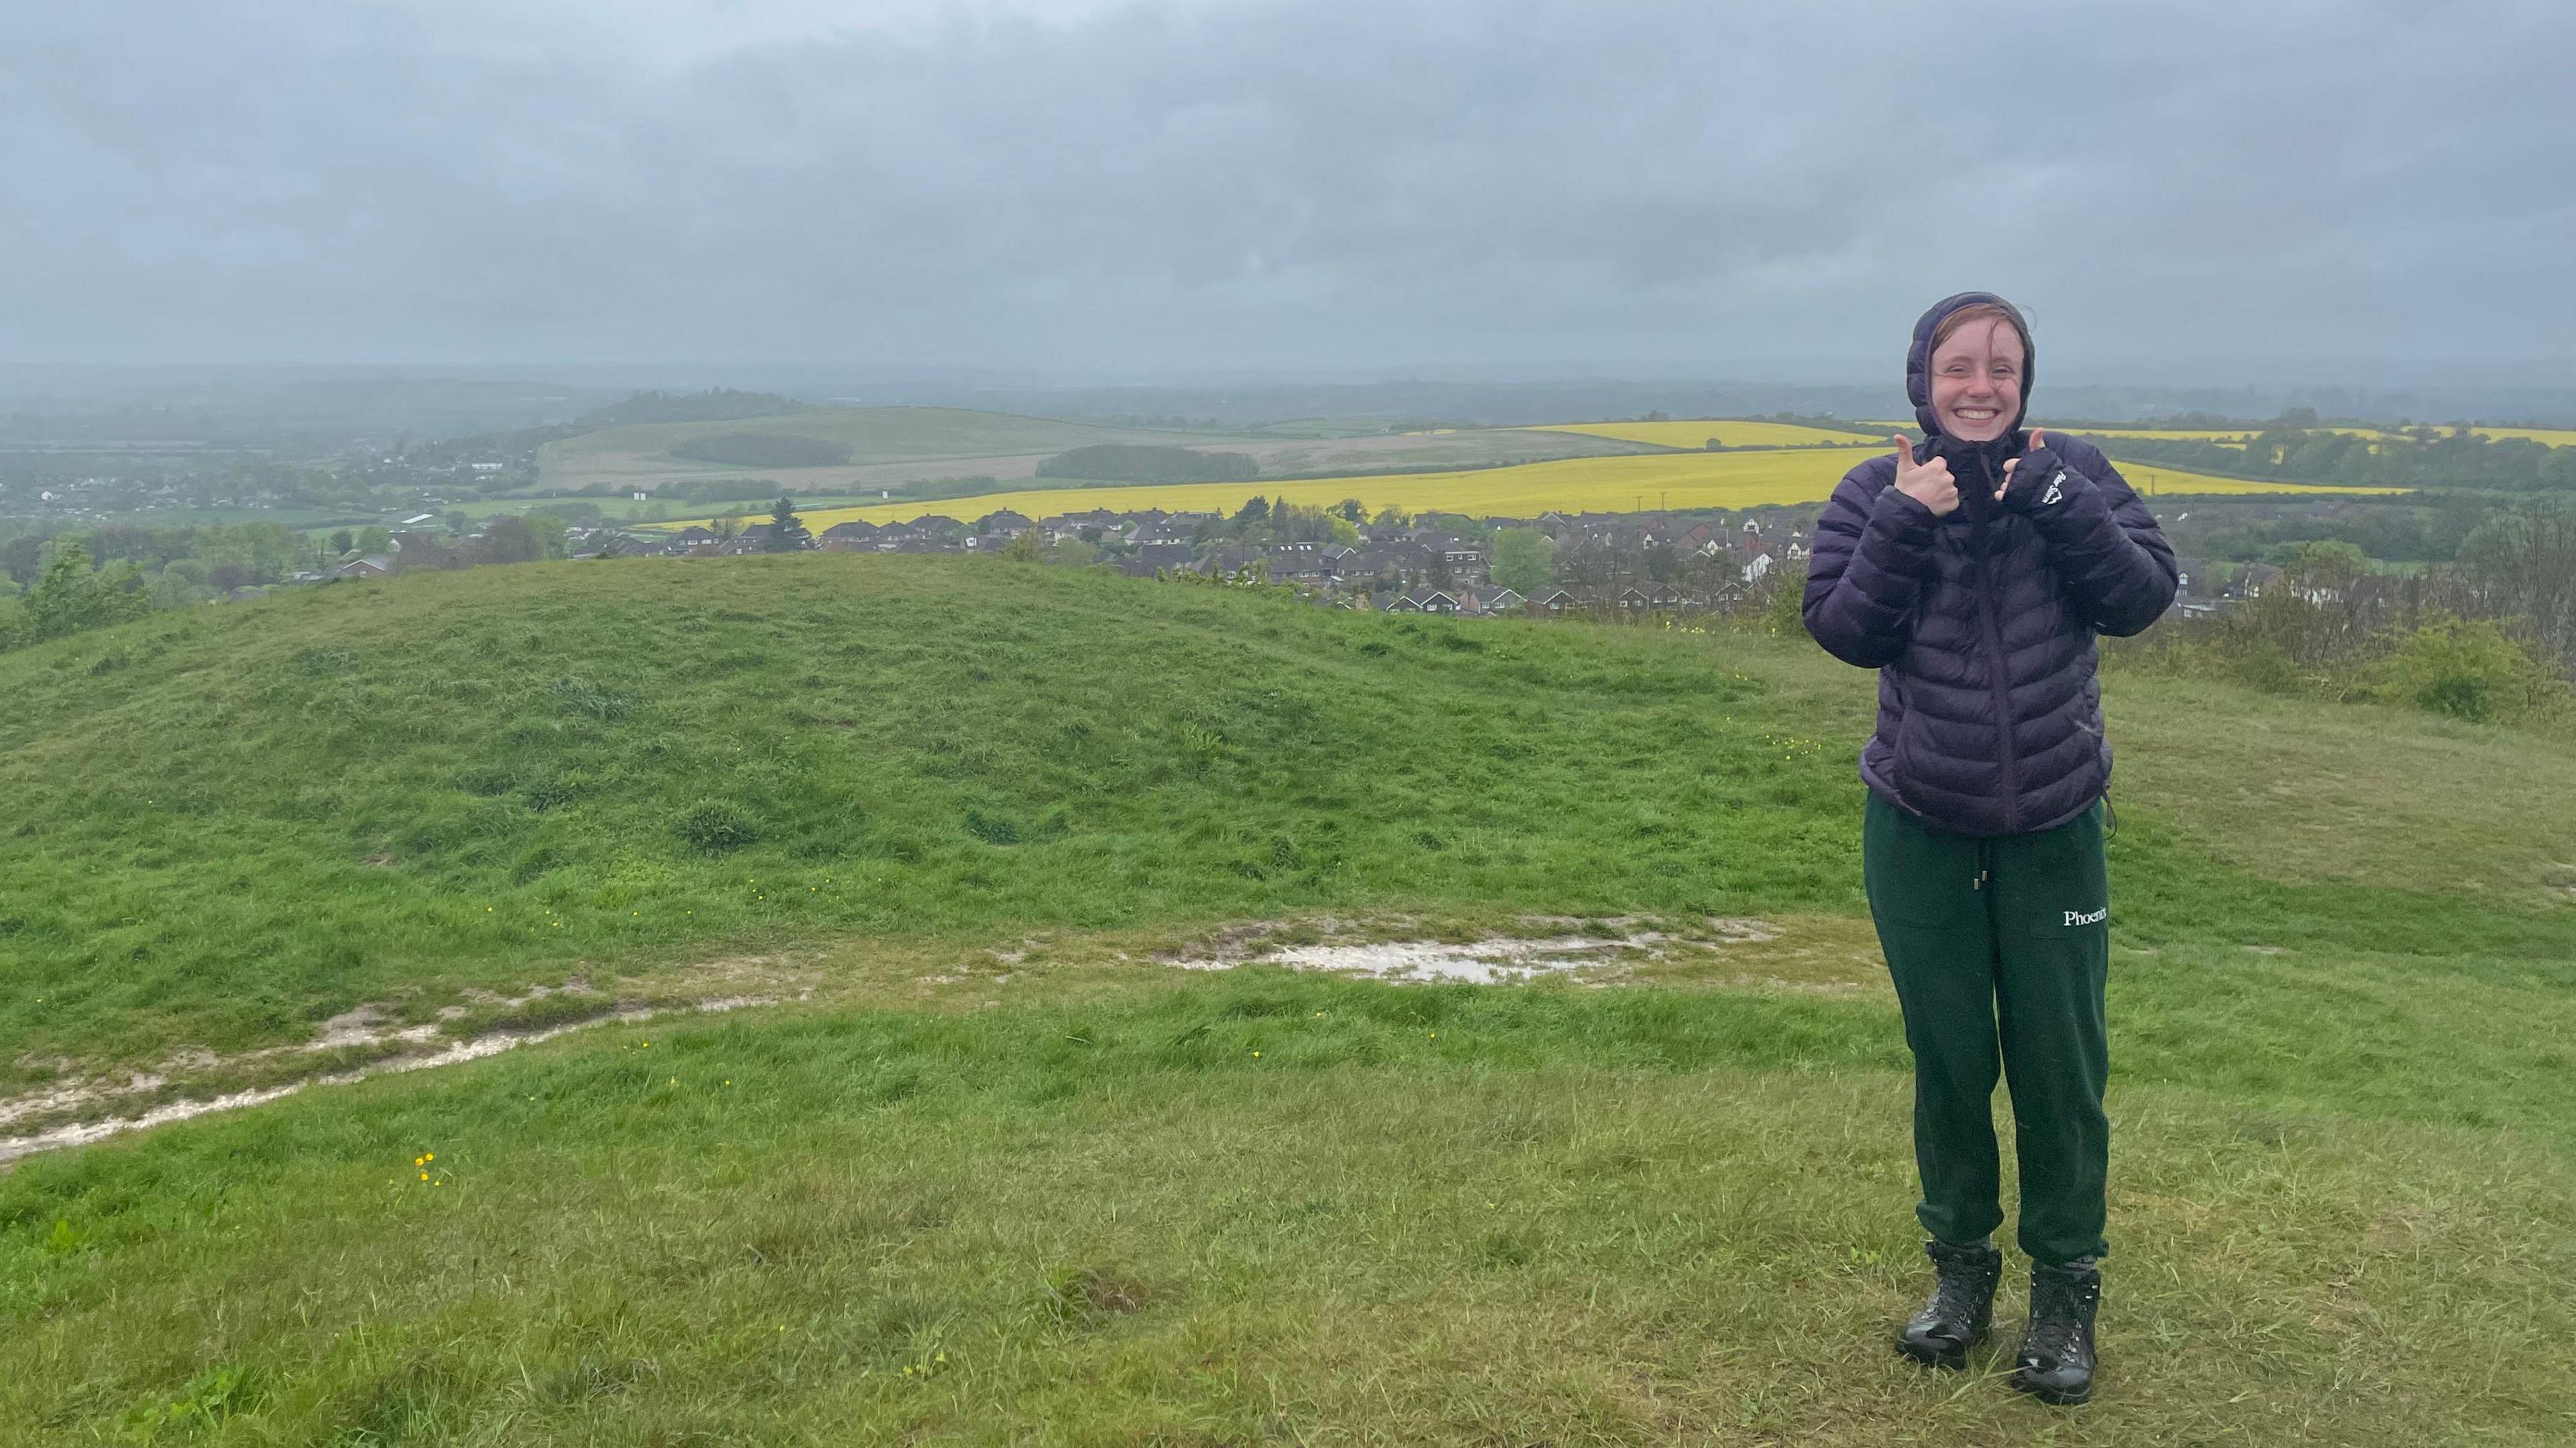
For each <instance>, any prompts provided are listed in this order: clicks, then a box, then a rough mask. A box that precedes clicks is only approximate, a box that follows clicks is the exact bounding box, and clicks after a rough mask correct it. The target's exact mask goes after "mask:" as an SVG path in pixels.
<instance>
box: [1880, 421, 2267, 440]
mask: <svg viewBox="0 0 2576 1448" xmlns="http://www.w3.org/2000/svg"><path fill="white" fill-rule="evenodd" d="M1852 426H1854V427H1866V428H1869V429H1871V430H1872V431H1875V432H1886V431H1888V430H1889V429H1891V428H1899V427H1901V428H1903V429H1905V430H1906V431H1907V432H1909V433H1911V432H1913V431H1914V430H1915V429H1914V424H1913V423H1911V422H1856V423H1853V424H1852ZM2039 426H2040V427H2041V428H2042V429H2043V430H2045V431H2048V432H2068V433H2073V434H2074V435H2075V436H2077V437H2149V438H2154V437H2161V438H2171V439H2173V440H2174V441H2176V442H2243V441H2244V440H2245V439H2247V438H2249V437H2252V436H2253V435H2255V434H2256V433H2258V432H2261V431H2262V430H2263V429H2261V428H2259V427H2066V428H2059V427H2050V426H2049V425H2048V424H2047V423H2045V422H2043V423H2041V424H2039Z"/></svg>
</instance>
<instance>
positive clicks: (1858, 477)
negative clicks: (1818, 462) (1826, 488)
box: [1801, 462, 1934, 669]
mask: <svg viewBox="0 0 2576 1448" xmlns="http://www.w3.org/2000/svg"><path fill="white" fill-rule="evenodd" d="M1882 472H1883V473H1885V474H1887V475H1888V476H1890V477H1892V476H1893V474H1894V465H1893V464H1892V463H1878V462H1873V463H1867V464H1864V465H1862V466H1860V467H1857V468H1854V469H1852V471H1851V472H1850V473H1848V474H1846V475H1845V476H1844V478H1843V480H1842V483H1841V484H1840V485H1839V486H1838V487H1836V488H1835V489H1834V495H1833V498H1832V500H1831V501H1829V502H1827V503H1826V504H1825V511H1824V513H1823V515H1822V516H1821V517H1819V518H1817V520H1816V542H1815V547H1814V549H1813V551H1812V552H1811V553H1809V555H1808V557H1807V593H1806V597H1805V598H1804V599H1803V600H1802V605H1803V606H1802V609H1801V611H1802V612H1803V613H1804V615H1805V617H1806V620H1807V632H1809V633H1811V634H1813V635H1815V637H1816V642H1818V643H1820V644H1822V645H1824V646H1825V652H1826V653H1829V654H1832V655H1833V656H1834V657H1835V658H1838V659H1840V660H1842V661H1843V662H1844V663H1847V664H1856V665H1858V666H1860V667H1861V668H1864V669H1876V668H1883V667H1885V666H1886V665H1888V664H1892V663H1894V662H1896V660H1897V659H1898V658H1899V657H1900V656H1901V655H1903V654H1904V652H1905V645H1906V643H1907V642H1908V641H1909V639H1910V638H1911V637H1912V634H1913V631H1914V601H1915V598H1916V596H1917V595H1918V594H1919V593H1921V591H1922V587H1923V573H1924V569H1925V568H1926V566H1927V565H1928V562H1929V555H1930V552H1931V545H1932V527H1933V521H1934V519H1933V515H1932V510H1931V509H1930V508H1927V507H1925V506H1923V505H1922V504H1921V503H1918V502H1916V501H1914V500H1913V499H1912V498H1909V497H1907V496H1905V495H1904V494H1903V493H1900V492H1898V491H1897V490H1896V489H1895V488H1894V487H1893V486H1891V485H1890V484H1889V483H1888V482H1887V481H1886V480H1884V479H1882V478H1880V477H1878V476H1875V475H1874V474H1876V473H1882Z"/></svg>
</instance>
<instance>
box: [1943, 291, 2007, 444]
mask: <svg viewBox="0 0 2576 1448" xmlns="http://www.w3.org/2000/svg"><path fill="white" fill-rule="evenodd" d="M2021 366H2022V352H2021V334H2020V333H2018V332H2016V331H2014V330H2013V327H2012V323H2010V322H2007V321H2004V320H2003V319H2002V318H2000V317H1998V318H1996V319H1994V320H1992V321H1983V322H1970V323H1969V324H1968V325H1966V326H1964V327H1961V328H1960V329H1959V330H1958V331H1956V332H1953V333H1951V334H1950V340H1948V341H1946V342H1944V343H1942V344H1941V345H1940V347H1939V348H1937V349H1935V350H1934V352H1933V353H1932V415H1933V416H1934V417H1936V418H1938V419H1940V422H1941V430H1942V431H1943V432H1946V433H1948V434H1949V435H1950V436H1952V437H1955V438H1958V439H1960V440H1961V441H1963V442H1992V441H1994V440H1995V439H1996V438H1999V437H2001V436H2003V435H2004V429H2005V428H2007V427H2009V426H2011V425H2012V420H2013V414H2014V413H2016V412H2018V411H2020V408H2021Z"/></svg>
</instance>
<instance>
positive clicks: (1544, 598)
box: [1529, 588, 1574, 613]
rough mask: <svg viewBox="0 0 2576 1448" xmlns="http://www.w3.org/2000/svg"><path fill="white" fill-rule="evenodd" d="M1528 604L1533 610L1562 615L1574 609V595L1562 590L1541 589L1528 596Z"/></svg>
mask: <svg viewBox="0 0 2576 1448" xmlns="http://www.w3.org/2000/svg"><path fill="white" fill-rule="evenodd" d="M1529 602H1530V606H1531V607H1532V608H1533V609H1539V610H1543V611H1545V612H1548V613H1563V612H1565V611H1566V610H1567V609H1569V608H1572V607H1574V595H1573V594H1571V593H1569V592H1567V591H1566V590H1564V589H1562V588H1542V589H1540V590H1539V591H1538V592H1536V593H1533V594H1531V595H1530V597H1529Z"/></svg>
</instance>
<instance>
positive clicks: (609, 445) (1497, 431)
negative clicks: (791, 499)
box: [538, 407, 1644, 493]
mask: <svg viewBox="0 0 2576 1448" xmlns="http://www.w3.org/2000/svg"><path fill="white" fill-rule="evenodd" d="M1307 431H1308V430H1307V429H1297V430H1296V434H1295V435H1290V436H1285V437H1282V436H1276V435H1272V434H1269V433H1266V432H1247V433H1239V434H1237V433H1207V432H1168V431H1159V430H1155V429H1149V428H1126V427H1109V426H1104V425H1100V424H1095V423H1083V422H1066V421H1061V420H1058V419H1054V418H1043V417H1023V416H1019V415H1016V414H1012V413H1001V412H977V411H972V410H969V409H964V408H941V407H864V408H860V407H829V408H815V409H812V410H810V411H806V412H799V413H791V414H787V415H784V416H780V417H763V418H743V419H736V420H732V421H726V422H677V423H641V424H636V425H633V426H628V427H618V428H610V429H607V430H606V431H602V432H596V433H587V434H584V435H582V436H579V437H572V438H565V439H562V440H560V441H557V442H551V443H548V444H546V445H545V447H543V448H542V449H540V450H539V451H538V470H539V474H540V477H541V479H542V482H543V486H544V487H546V488H547V489H549V490H552V491H557V492H571V491H577V490H578V489H581V488H584V487H597V486H603V485H604V486H608V487H613V488H616V489H619V490H621V491H631V490H636V489H641V490H644V491H647V492H650V491H654V490H657V489H660V488H663V487H667V486H670V485H673V484H676V483H685V482H706V481H732V480H736V479H740V478H745V477H755V476H757V477H766V478H775V479H776V480H777V481H778V482H779V484H780V485H781V487H782V488H784V489H785V490H787V491H789V492H797V493H829V492H850V491H858V490H866V489H883V488H893V487H899V486H901V485H903V484H906V483H913V482H921V481H928V480H933V479H942V478H956V477H990V478H993V479H996V480H997V481H1008V480H1014V479H1021V478H1028V477H1032V476H1034V475H1035V473H1036V470H1037V466H1038V464H1039V463H1041V462H1043V461H1045V460H1046V459H1047V458H1049V457H1051V456H1053V455H1054V454H1056V453H1059V452H1064V451H1067V450H1069V449H1072V448H1076V447H1085V446H1089V445H1091V444H1095V443H1105V442H1117V443H1135V444H1143V445H1148V446H1156V447H1188V448H1197V449H1201V450H1211V451H1224V452H1241V453H1248V454H1250V455H1251V456H1252V457H1253V458H1255V459H1256V460H1257V461H1259V462H1260V464H1261V467H1262V471H1263V473H1264V474H1265V475H1272V476H1276V475H1284V474H1293V473H1321V472H1381V471H1393V470H1405V469H1427V468H1439V467H1461V466H1470V465H1480V464H1492V463H1503V462H1523V461H1530V460H1535V459H1544V458H1562V457H1591V456H1606V455H1612V454H1618V453H1629V452H1637V451H1641V450H1642V449H1643V447H1644V445H1643V444H1638V443H1628V442H1622V441H1620V440H1618V439H1615V438H1602V437H1587V436H1583V435H1580V434H1574V433H1546V432H1521V431H1516V430H1512V429H1503V428H1494V429H1483V430H1476V431H1467V432H1454V433H1399V434H1387V433H1369V434H1362V435H1356V436H1340V437H1315V436H1310V435H1305V433H1306V432H1307ZM743 433H749V434H755V435H760V436H778V437H793V438H811V439H816V440H819V441H823V442H828V443H832V444H835V445H838V446H845V447H848V448H849V449H850V450H851V451H850V460H849V461H848V462H847V463H844V464H837V465H829V466H815V467H754V466H730V465H724V464H714V463H706V462H700V461H696V460H693V459H689V458H683V457H678V456H675V455H674V454H673V453H672V451H671V449H673V448H674V447H678V446H681V445H683V444H686V443H689V442H693V441H698V440H702V439H705V438H710V437H723V436H731V435H735V434H743Z"/></svg>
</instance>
